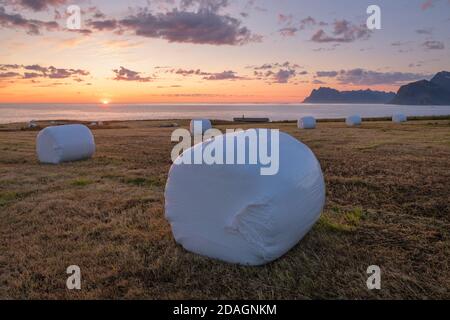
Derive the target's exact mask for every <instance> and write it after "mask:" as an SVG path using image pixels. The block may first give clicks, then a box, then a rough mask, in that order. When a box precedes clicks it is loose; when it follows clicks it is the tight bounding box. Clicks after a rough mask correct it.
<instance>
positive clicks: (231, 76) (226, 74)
mask: <svg viewBox="0 0 450 320" xmlns="http://www.w3.org/2000/svg"><path fill="white" fill-rule="evenodd" d="M203 79H205V80H238V79H244V78H242V77H239V76H237V75H236V72H234V71H231V70H229V71H223V72H219V73H213V74H211V75H210V76H207V77H204V78H203Z"/></svg>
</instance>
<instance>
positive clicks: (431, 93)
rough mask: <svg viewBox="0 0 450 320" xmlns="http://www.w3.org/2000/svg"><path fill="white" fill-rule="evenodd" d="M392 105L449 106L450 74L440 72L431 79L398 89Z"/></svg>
mask: <svg viewBox="0 0 450 320" xmlns="http://www.w3.org/2000/svg"><path fill="white" fill-rule="evenodd" d="M391 103H392V104H401V105H450V72H447V71H442V72H439V73H438V74H436V75H435V76H434V77H433V79H431V80H430V81H428V80H421V81H417V82H413V83H410V84H407V85H404V86H402V87H400V89H399V90H398V93H397V95H396V96H395V98H394V99H393V100H392V101H391Z"/></svg>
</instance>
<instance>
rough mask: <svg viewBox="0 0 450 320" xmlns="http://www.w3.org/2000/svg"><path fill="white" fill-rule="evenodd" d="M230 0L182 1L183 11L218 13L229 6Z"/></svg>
mask: <svg viewBox="0 0 450 320" xmlns="http://www.w3.org/2000/svg"><path fill="white" fill-rule="evenodd" d="M229 4H230V3H229V1H228V0H181V2H180V8H181V9H182V10H186V9H191V8H196V9H197V10H198V11H208V12H218V11H220V10H221V9H223V8H226V7H228V6H229Z"/></svg>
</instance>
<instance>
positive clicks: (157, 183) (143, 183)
mask: <svg viewBox="0 0 450 320" xmlns="http://www.w3.org/2000/svg"><path fill="white" fill-rule="evenodd" d="M126 183H128V184H132V185H135V186H138V187H161V186H163V183H162V181H161V179H159V178H153V177H150V178H142V177H140V178H132V179H127V180H126Z"/></svg>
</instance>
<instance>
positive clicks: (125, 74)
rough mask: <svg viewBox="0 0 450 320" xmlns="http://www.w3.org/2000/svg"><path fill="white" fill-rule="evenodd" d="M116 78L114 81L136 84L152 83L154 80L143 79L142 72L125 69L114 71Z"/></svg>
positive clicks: (149, 78) (150, 78)
mask: <svg viewBox="0 0 450 320" xmlns="http://www.w3.org/2000/svg"><path fill="white" fill-rule="evenodd" d="M113 72H114V74H115V77H114V80H117V81H136V82H150V81H152V80H153V78H152V77H149V76H147V77H143V76H141V74H142V73H141V72H137V71H133V70H130V69H127V68H124V67H120V68H119V69H114V70H113Z"/></svg>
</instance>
